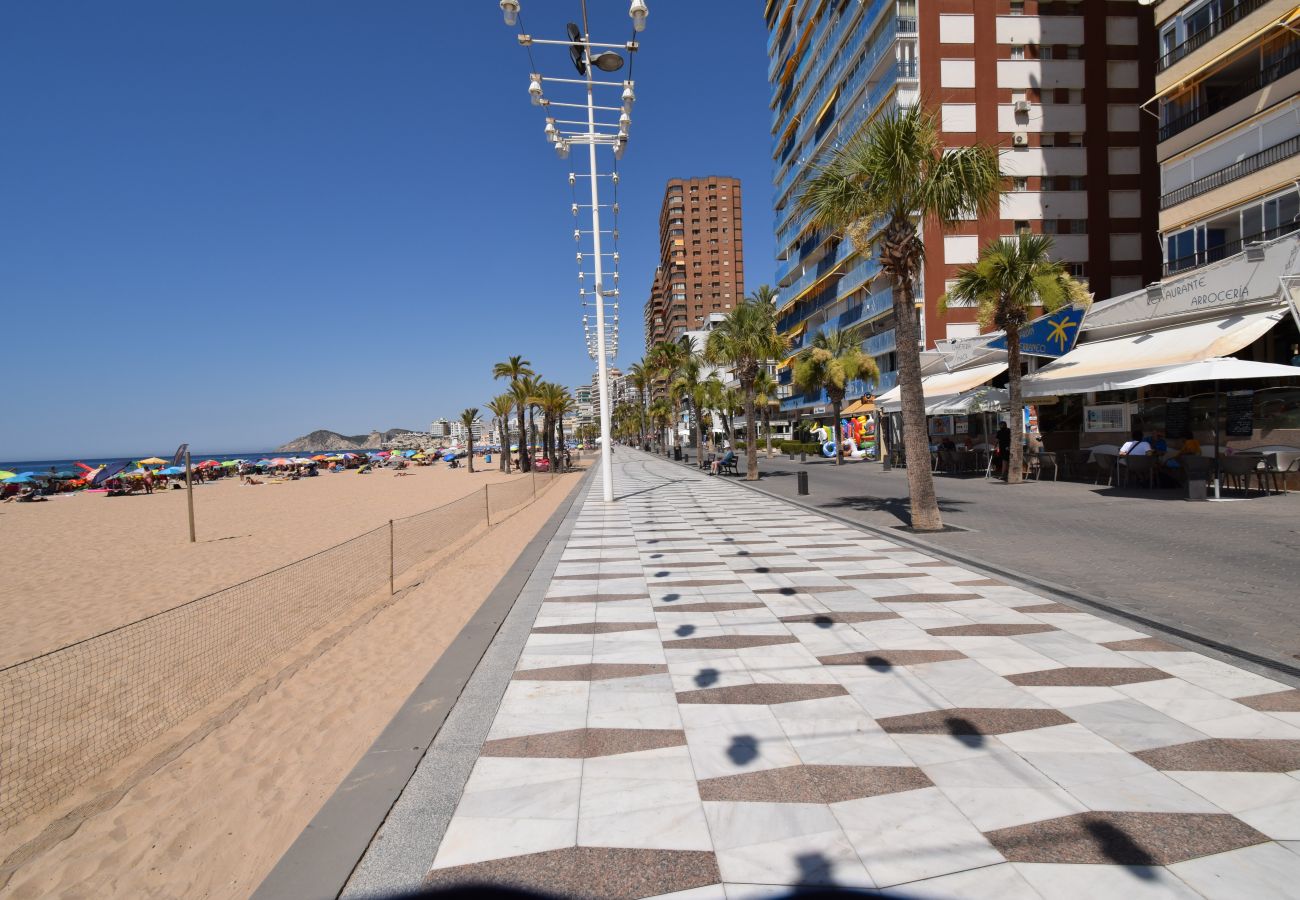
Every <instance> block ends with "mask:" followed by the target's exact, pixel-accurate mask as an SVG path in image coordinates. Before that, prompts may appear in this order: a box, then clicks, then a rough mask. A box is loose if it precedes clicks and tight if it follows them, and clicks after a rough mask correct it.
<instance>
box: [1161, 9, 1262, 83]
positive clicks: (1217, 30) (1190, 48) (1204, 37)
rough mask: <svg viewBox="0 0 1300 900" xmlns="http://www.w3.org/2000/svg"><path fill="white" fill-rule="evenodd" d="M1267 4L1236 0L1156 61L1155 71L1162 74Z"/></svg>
mask: <svg viewBox="0 0 1300 900" xmlns="http://www.w3.org/2000/svg"><path fill="white" fill-rule="evenodd" d="M1268 2H1269V0H1237V2H1236V3H1234V4H1232V5H1231V6H1230V7H1229V8H1228V9H1227V10H1226V11H1225V12H1224V13H1223V14H1222V15H1220V16H1219V17H1218V18H1217V19H1212V20H1210V21H1209V22H1208V23H1206V24H1205V25H1204V26H1202V27H1201V28H1199V29H1198V30H1196V31H1194V32H1192V33H1191V34H1189V35H1188V36H1187V39H1186V40H1184V41H1183V42H1182V43H1181V44H1178V45H1176V46H1175V47H1173V48H1172V49H1170V50H1169V52H1168V53H1166V54H1165V55H1164V56H1162V57H1160V59H1158V60H1157V61H1156V71H1157V72H1163V71H1164V70H1165V69H1167V68H1169V67H1170V66H1172V65H1173V64H1174V63H1176V62H1178V61H1179V60H1180V59H1183V58H1184V57H1186V56H1187V55H1188V54H1189V53H1192V52H1194V51H1196V50H1199V49H1200V48H1201V47H1204V46H1205V45H1206V44H1207V43H1208V42H1209V41H1210V40H1211V39H1212V38H1213V37H1214V36H1215V35H1218V34H1222V33H1223V32H1224V31H1227V30H1228V29H1229V28H1231V27H1232V26H1233V25H1236V24H1237V23H1238V22H1240V21H1241V20H1242V19H1244V18H1246V16H1248V15H1250V14H1251V13H1253V12H1254V11H1255V10H1257V9H1259V8H1260V7H1261V6H1264V5H1265V4H1267V3H1268Z"/></svg>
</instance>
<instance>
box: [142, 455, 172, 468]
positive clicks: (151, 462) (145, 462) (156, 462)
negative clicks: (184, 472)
mask: <svg viewBox="0 0 1300 900" xmlns="http://www.w3.org/2000/svg"><path fill="white" fill-rule="evenodd" d="M140 465H142V466H165V465H167V460H165V459H159V458H158V457H156V456H151V457H149V458H148V459H142V460H140Z"/></svg>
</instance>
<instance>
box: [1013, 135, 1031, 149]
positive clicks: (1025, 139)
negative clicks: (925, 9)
mask: <svg viewBox="0 0 1300 900" xmlns="http://www.w3.org/2000/svg"><path fill="white" fill-rule="evenodd" d="M1011 145H1012V146H1013V147H1028V146H1029V135H1028V134H1027V133H1026V132H1023V131H1017V132H1016V133H1015V134H1014V135H1012V137H1011Z"/></svg>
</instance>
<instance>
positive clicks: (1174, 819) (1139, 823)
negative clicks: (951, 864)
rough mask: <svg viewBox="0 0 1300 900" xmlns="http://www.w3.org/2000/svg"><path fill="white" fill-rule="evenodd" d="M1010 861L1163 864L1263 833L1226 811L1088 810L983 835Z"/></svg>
mask: <svg viewBox="0 0 1300 900" xmlns="http://www.w3.org/2000/svg"><path fill="white" fill-rule="evenodd" d="M984 836H985V837H986V838H988V840H989V843H991V844H992V845H993V846H994V847H996V848H997V849H998V850H999V851H1000V852H1001V853H1002V855H1003V856H1005V857H1006V858H1007V859H1008V860H1009V861H1011V862H1026V863H1029V862H1033V863H1074V864H1094V865H1095V864H1102V865H1106V864H1109V865H1121V866H1167V865H1172V864H1173V863H1176V862H1182V861H1183V860H1187V859H1194V858H1196V857H1198V856H1210V855H1212V854H1215V853H1226V852H1227V851H1229V850H1237V849H1240V848H1241V847H1249V846H1251V845H1252V844H1262V843H1264V842H1265V841H1267V840H1268V838H1267V837H1265V836H1264V835H1262V834H1260V833H1259V832H1258V831H1256V830H1255V829H1253V828H1251V827H1250V826H1249V825H1247V824H1246V823H1245V822H1242V821H1241V820H1239V819H1237V818H1235V817H1233V816H1229V815H1226V814H1222V815H1220V814H1206V813H1156V812H1089V813H1078V814H1076V815H1073V816H1063V817H1061V818H1059V819H1047V820H1046V821H1042V822H1034V823H1032V824H1030V825H1017V826H1015V827H1013V828H999V829H998V830H997V831H988V832H985V833H984Z"/></svg>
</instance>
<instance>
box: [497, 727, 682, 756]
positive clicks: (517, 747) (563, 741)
mask: <svg viewBox="0 0 1300 900" xmlns="http://www.w3.org/2000/svg"><path fill="white" fill-rule="evenodd" d="M685 745H686V732H684V731H677V730H673V729H668V728H575V729H572V730H570V731H550V732H546V733H544V734H526V735H523V736H522V737H512V738H499V739H498V740H494V741H485V742H484V744H483V750H482V753H481V754H480V755H482V756H515V757H531V758H535V759H590V758H592V757H595V756H614V755H616V754H619V753H635V752H637V751H639V750H658V749H659V748H660V747H683V746H685Z"/></svg>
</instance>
